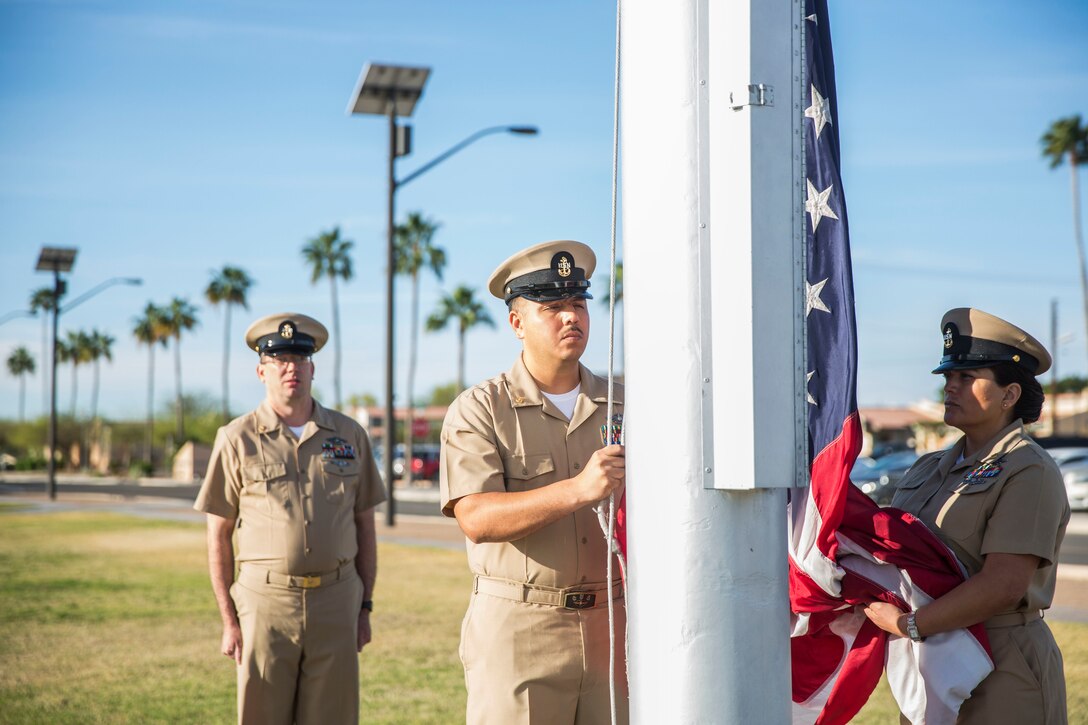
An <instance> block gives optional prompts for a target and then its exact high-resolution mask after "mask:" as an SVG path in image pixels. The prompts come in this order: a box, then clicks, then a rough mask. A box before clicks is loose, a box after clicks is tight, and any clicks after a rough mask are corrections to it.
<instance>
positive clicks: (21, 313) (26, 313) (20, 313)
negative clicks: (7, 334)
mask: <svg viewBox="0 0 1088 725" xmlns="http://www.w3.org/2000/svg"><path fill="white" fill-rule="evenodd" d="M20 317H37V315H36V314H35V313H34V312H32V311H30V310H13V311H11V312H8V313H7V314H5V315H0V325H2V324H4V323H5V322H11V321H12V320H15V319H18V318H20Z"/></svg>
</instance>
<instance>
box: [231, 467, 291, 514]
mask: <svg viewBox="0 0 1088 725" xmlns="http://www.w3.org/2000/svg"><path fill="white" fill-rule="evenodd" d="M287 485H288V480H287V466H286V464H283V463H251V464H249V465H247V466H244V467H243V468H242V497H243V499H245V498H247V497H248V498H249V499H250V500H251V501H252V502H253V505H254V506H256V507H257V508H260V509H261V510H263V511H265V512H266V513H269V514H271V513H272V512H273V511H274V510H285V509H286V508H288V506H289V505H290V494H289V492H288V490H287ZM243 503H244V501H243Z"/></svg>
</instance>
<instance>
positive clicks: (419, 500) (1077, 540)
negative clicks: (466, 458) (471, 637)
mask: <svg viewBox="0 0 1088 725" xmlns="http://www.w3.org/2000/svg"><path fill="white" fill-rule="evenodd" d="M199 488H200V486H199V484H195V483H184V482H178V481H170V480H166V479H152V478H145V479H139V480H131V479H118V478H108V477H94V476H82V475H78V474H66V475H61V476H59V477H58V479H57V496H58V498H60V499H63V497H64V496H65V494H69V493H72V494H91V493H94V494H110V495H113V496H118V497H121V499H126V498H135V497H149V498H159V497H162V498H173V499H183V500H186V501H193V500H195V499H196V494H197V491H198V490H199ZM44 491H45V476H44V474H40V473H10V472H9V473H2V474H0V494H5V493H6V494H13V493H29V494H40V493H43V492H44ZM396 498H397V502H396V505H397V514H398V515H399V514H406V515H411V516H440V515H441V514H440V512H439V509H438V489H437V487H433V486H432V487H426V486H424V487H411V488H398V489H397V490H396ZM379 510H380V511H383V512H384V510H385V508H384V506H382V507H379ZM1060 562H1061V563H1062V564H1072V565H1079V566H1088V512H1075V513H1074V514H1073V517H1072V519H1071V520H1070V522H1069V529H1068V531H1067V532H1066V536H1065V542H1064V543H1063V544H1062V553H1061V559H1060Z"/></svg>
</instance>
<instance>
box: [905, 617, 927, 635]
mask: <svg viewBox="0 0 1088 725" xmlns="http://www.w3.org/2000/svg"><path fill="white" fill-rule="evenodd" d="M916 614H918V613H917V612H911V613H910V614H908V615H907V636H908V637H910V638H911V641H913V642H925V641H926V638H925V637H923V636H922V635H921V633H920V632H919V631H918V622H917V621H916V620H915V615H916Z"/></svg>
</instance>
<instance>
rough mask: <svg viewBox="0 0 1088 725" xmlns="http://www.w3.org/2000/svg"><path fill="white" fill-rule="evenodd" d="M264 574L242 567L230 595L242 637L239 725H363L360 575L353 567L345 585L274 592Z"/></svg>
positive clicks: (279, 587)
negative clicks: (358, 644) (360, 724)
mask: <svg viewBox="0 0 1088 725" xmlns="http://www.w3.org/2000/svg"><path fill="white" fill-rule="evenodd" d="M262 573H263V572H262V570H259V569H247V568H246V567H243V569H242V572H241V574H240V575H239V577H238V581H236V582H235V583H234V584H233V585H232V586H231V589H230V593H231V598H233V599H234V605H235V607H236V608H237V610H238V621H239V624H240V625H241V629H242V664H241V665H240V666H239V667H238V722H239V723H241V724H242V725H250V724H251V723H252V724H253V725H277V724H280V723H282V725H291V723H297V724H298V725H326V724H329V723H351V724H352V725H356V724H357V723H358V722H359V658H358V653H357V652H356V649H355V639H356V632H357V628H358V626H359V625H358V622H359V619H358V617H359V609H360V607H361V606H362V601H363V583H362V581H361V580H360V579H359V575H358V574H357V573H356V572H355V570H354V568H353V567H349V572H348V573H347V574H346V575H345V576H344V578H343V579H342V580H340V581H336V582H333V583H332V584H330V585H327V586H322V587H320V588H316V589H300V588H296V587H291V586H284V585H281V584H270V583H268V582H266V581H264V580H263V579H264V577H262V576H261V575H262Z"/></svg>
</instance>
